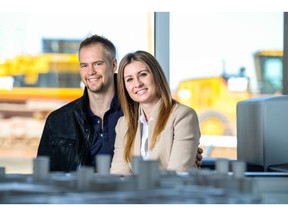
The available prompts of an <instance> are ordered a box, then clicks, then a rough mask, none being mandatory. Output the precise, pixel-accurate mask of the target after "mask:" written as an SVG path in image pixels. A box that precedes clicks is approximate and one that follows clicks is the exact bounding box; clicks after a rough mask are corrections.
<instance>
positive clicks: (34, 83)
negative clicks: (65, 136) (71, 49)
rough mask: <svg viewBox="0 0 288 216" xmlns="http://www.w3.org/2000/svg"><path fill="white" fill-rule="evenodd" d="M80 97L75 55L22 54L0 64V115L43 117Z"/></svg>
mask: <svg viewBox="0 0 288 216" xmlns="http://www.w3.org/2000/svg"><path fill="white" fill-rule="evenodd" d="M82 94H83V88H81V79H80V74H79V63H78V56H77V54H73V53H43V54H39V55H37V56H28V55H22V56H17V57H15V58H13V59H7V60H6V61H4V62H3V63H1V64H0V103H1V108H0V114H1V117H2V118H5V117H11V116H14V115H18V114H19V115H26V116H29V115H33V116H37V117H40V116H42V117H45V116H46V115H47V113H49V112H50V111H52V110H54V109H55V108H57V107H59V106H61V105H63V104H65V103H67V102H69V101H71V100H74V99H76V98H78V97H80V96H81V95H82Z"/></svg>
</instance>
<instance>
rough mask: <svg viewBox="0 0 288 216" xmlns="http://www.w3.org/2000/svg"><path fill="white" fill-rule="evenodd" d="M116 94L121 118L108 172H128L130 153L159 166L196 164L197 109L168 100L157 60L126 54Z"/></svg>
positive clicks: (147, 55) (184, 168)
mask: <svg viewBox="0 0 288 216" xmlns="http://www.w3.org/2000/svg"><path fill="white" fill-rule="evenodd" d="M117 79H118V81H117V82H118V95H119V99H120V105H121V107H122V110H123V113H124V117H121V118H120V119H119V120H118V123H117V126H116V141H115V150H114V156H113V160H112V164H111V169H110V171H111V173H113V174H122V175H126V174H129V173H131V172H132V166H131V158H132V156H140V155H141V156H142V157H143V159H144V160H148V159H151V160H159V161H160V168H161V169H162V170H174V171H177V172H183V171H187V170H188V169H190V168H192V167H196V165H195V158H196V154H197V148H198V145H199V139H200V129H199V122H198V117H197V114H196V112H195V111H194V110H193V109H192V108H190V107H187V106H185V105H183V104H179V103H178V102H177V101H175V100H173V99H172V96H171V92H170V89H169V85H168V82H167V80H166V77H165V74H164V72H163V70H162V68H161V66H160V64H159V63H158V61H157V59H156V58H155V57H154V56H153V55H151V54H150V53H148V52H146V51H136V52H134V53H129V54H127V55H126V56H125V57H124V58H123V59H122V60H121V62H120V65H119V69H118V78H117Z"/></svg>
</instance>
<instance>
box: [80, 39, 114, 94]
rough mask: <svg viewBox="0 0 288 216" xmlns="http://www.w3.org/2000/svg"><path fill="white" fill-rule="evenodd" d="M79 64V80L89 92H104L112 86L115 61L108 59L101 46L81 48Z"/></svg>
mask: <svg viewBox="0 0 288 216" xmlns="http://www.w3.org/2000/svg"><path fill="white" fill-rule="evenodd" d="M79 62H80V76H81V80H82V82H83V83H84V85H85V86H86V87H87V88H88V90H89V91H91V92H94V93H101V92H105V91H106V90H107V87H108V86H109V85H111V84H113V80H114V79H113V77H114V72H115V70H116V59H114V60H110V59H108V57H107V56H106V55H105V50H104V48H103V46H102V44H92V45H89V46H87V47H82V48H81V50H80V53H79Z"/></svg>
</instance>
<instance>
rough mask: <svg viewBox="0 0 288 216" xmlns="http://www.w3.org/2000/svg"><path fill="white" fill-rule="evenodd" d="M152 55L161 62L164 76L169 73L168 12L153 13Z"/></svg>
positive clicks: (167, 75)
mask: <svg viewBox="0 0 288 216" xmlns="http://www.w3.org/2000/svg"><path fill="white" fill-rule="evenodd" d="M154 37H155V38H154V43H155V44H154V47H155V49H154V52H155V53H154V55H155V57H156V58H157V60H158V61H159V63H160V64H161V66H162V68H163V70H164V72H165V75H166V78H167V80H168V83H170V81H169V78H170V76H169V74H170V13H169V12H155V13H154Z"/></svg>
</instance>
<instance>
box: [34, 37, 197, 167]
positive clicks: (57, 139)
mask: <svg viewBox="0 0 288 216" xmlns="http://www.w3.org/2000/svg"><path fill="white" fill-rule="evenodd" d="M79 63H80V76H81V80H82V82H83V83H84V85H85V90H84V94H83V96H82V97H80V98H78V99H76V100H75V101H72V102H70V103H68V104H67V105H64V106H63V107H61V108H59V109H57V110H55V111H53V112H52V113H51V114H50V115H49V116H48V118H47V120H46V123H45V126H44V130H43V133H42V137H41V140H40V144H39V148H38V152H37V156H49V158H50V171H64V172H71V171H75V170H77V168H78V167H80V166H93V167H96V164H95V163H96V162H95V156H96V155H97V154H108V155H110V156H111V158H112V157H113V153H114V141H115V136H116V134H115V126H116V124H117V121H118V118H119V117H121V116H122V115H123V113H122V110H121V107H120V104H119V101H118V95H117V91H116V81H117V73H115V72H116V69H117V60H116V49H115V46H114V44H113V43H112V42H111V41H109V40H108V39H106V38H104V37H102V36H98V35H93V36H91V37H88V38H86V39H85V40H83V41H82V42H81V44H80V47H79ZM202 152H203V150H202V149H201V148H199V149H198V155H197V158H196V163H197V164H198V166H199V165H201V160H202V155H201V154H202Z"/></svg>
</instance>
